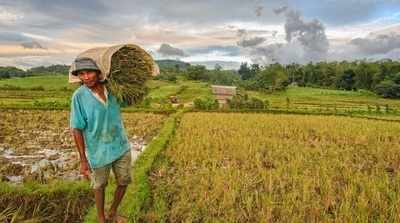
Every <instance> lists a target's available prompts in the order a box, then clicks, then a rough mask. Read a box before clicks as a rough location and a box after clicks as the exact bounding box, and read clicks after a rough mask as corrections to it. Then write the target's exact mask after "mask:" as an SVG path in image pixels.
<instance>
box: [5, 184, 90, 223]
mask: <svg viewBox="0 0 400 223" xmlns="http://www.w3.org/2000/svg"><path fill="white" fill-rule="evenodd" d="M92 197H93V195H91V190H90V188H89V184H88V183H86V182H65V181H64V182H61V181H54V182H52V183H51V184H47V185H41V184H37V183H34V182H31V183H27V184H25V185H23V186H17V185H10V184H7V183H4V182H0V210H1V211H0V221H1V222H80V221H82V220H83V217H84V216H85V214H86V211H87V208H88V207H90V206H91V205H92V204H93V199H92ZM60 204H62V205H60Z"/></svg>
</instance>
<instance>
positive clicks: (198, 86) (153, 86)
mask: <svg viewBox="0 0 400 223" xmlns="http://www.w3.org/2000/svg"><path fill="white" fill-rule="evenodd" d="M148 86H149V88H150V93H149V95H148V96H147V97H148V98H151V100H152V102H155V103H160V102H162V101H163V100H168V99H169V97H170V96H176V97H177V98H178V101H179V103H190V102H192V101H193V100H194V99H195V98H197V97H201V96H209V95H211V94H212V93H211V87H210V86H209V84H207V83H204V82H199V81H183V80H178V81H177V82H176V83H174V82H165V81H156V80H152V81H150V82H149V83H148Z"/></svg>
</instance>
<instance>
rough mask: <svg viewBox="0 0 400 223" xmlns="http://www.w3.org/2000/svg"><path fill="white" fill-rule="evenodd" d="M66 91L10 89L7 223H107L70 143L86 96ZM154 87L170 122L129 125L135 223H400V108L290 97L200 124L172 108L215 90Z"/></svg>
mask: <svg viewBox="0 0 400 223" xmlns="http://www.w3.org/2000/svg"><path fill="white" fill-rule="evenodd" d="M66 81H67V77H66V76H44V77H43V76H42V77H26V78H21V79H17V78H15V79H14V78H13V79H7V80H0V222H96V212H95V208H94V206H93V203H94V202H93V195H92V194H90V193H91V190H90V187H89V185H88V183H87V182H85V181H82V180H81V178H80V174H79V165H78V157H77V153H76V149H75V145H74V143H73V141H72V137H71V135H70V132H69V123H68V121H69V101H70V98H71V95H72V93H73V91H74V89H75V88H76V87H77V86H73V85H66V84H65V83H66ZM147 84H148V88H149V89H150V92H149V94H148V95H147V96H146V98H145V100H147V101H149V102H150V103H149V107H148V108H150V109H155V110H154V111H158V112H159V113H162V114H156V113H151V112H146V110H145V109H144V107H140V106H141V105H139V106H129V107H126V108H123V113H122V115H123V119H124V125H125V129H126V130H127V134H128V137H129V140H130V142H131V146H132V155H133V156H134V160H135V161H134V163H133V167H132V168H133V179H134V183H133V184H132V186H130V187H128V191H127V195H126V197H125V199H124V200H123V202H122V203H121V208H120V211H121V213H122V214H124V215H125V216H128V217H129V220H130V222H400V214H399V213H400V195H399V194H400V176H399V171H400V138H399V137H398V133H399V132H400V115H399V114H400V113H399V107H400V100H387V99H382V98H378V97H377V96H376V95H374V94H372V93H369V92H357V91H349V92H345V91H337V90H327V89H315V88H301V87H290V88H289V89H288V90H287V91H285V92H279V93H270V94H268V93H263V92H251V91H248V92H246V93H248V94H249V96H255V97H258V98H261V99H266V100H268V101H269V102H270V109H269V110H264V111H257V112H260V113H254V112H255V111H235V110H219V111H213V112H190V111H191V110H179V109H177V110H167V109H166V108H163V106H162V105H163V104H164V103H170V102H169V98H170V97H171V96H176V97H177V99H178V103H179V104H184V105H185V106H184V107H187V106H186V105H189V106H190V104H191V103H192V101H193V100H194V99H195V98H197V97H202V96H211V95H212V93H211V89H210V85H209V84H208V83H204V82H196V81H187V80H181V79H179V80H178V81H177V82H176V83H171V82H165V81H156V80H151V81H149V82H148V83H147ZM387 108H389V109H387ZM140 109H143V110H140ZM157 109H158V110H157ZM292 110H293V111H301V112H298V113H301V114H303V115H300V114H284V113H290V112H291V111H292ZM336 110H338V111H339V112H338V113H336ZM131 111H136V112H131ZM137 111H141V112H137ZM149 111H150V110H149ZM175 111H176V113H173V114H172V113H171V112H175ZM326 111H327V112H326ZM329 111H333V112H329ZM354 111H355V112H360V113H359V114H358V113H357V114H356V115H354V114H353V113H352V112H354ZM244 112H248V113H244ZM324 112H326V113H324ZM293 113H295V112H293ZM318 114H319V115H318ZM323 114H325V115H323ZM327 114H330V115H327ZM339 115H340V116H339ZM356 116H358V117H356ZM141 151H143V153H142V152H141ZM136 158H137V159H136ZM114 189H115V184H113V183H112V182H111V183H110V186H109V187H108V189H107V192H106V200H107V202H110V200H111V198H112V196H113V192H114V191H113V190H114ZM60 204H63V205H60ZM64 204H68V205H67V207H65V205H64Z"/></svg>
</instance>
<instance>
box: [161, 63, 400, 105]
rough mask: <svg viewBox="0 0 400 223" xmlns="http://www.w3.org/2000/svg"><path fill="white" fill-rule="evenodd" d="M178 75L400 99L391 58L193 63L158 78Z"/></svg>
mask: <svg viewBox="0 0 400 223" xmlns="http://www.w3.org/2000/svg"><path fill="white" fill-rule="evenodd" d="M179 75H182V76H184V77H185V78H187V79H189V80H201V81H207V82H210V83H212V84H221V85H235V86H238V87H242V88H244V89H246V90H256V91H267V92H273V91H278V90H284V89H286V88H287V87H288V86H289V85H295V86H302V87H318V88H328V89H338V90H347V91H351V90H367V91H372V92H375V93H376V94H378V95H380V96H382V97H385V98H400V62H399V61H393V60H381V61H374V62H371V61H365V60H358V61H351V62H349V61H342V62H318V63H308V64H287V65H282V64H279V63H275V64H270V65H266V66H260V65H258V64H248V63H242V64H241V65H240V68H239V69H238V70H237V71H234V70H222V69H221V66H219V65H216V66H215V68H214V69H212V70H207V69H206V67H205V66H202V65H195V66H189V67H187V68H186V69H184V70H182V69H173V68H172V69H171V68H169V69H161V75H160V76H159V77H158V79H164V80H169V81H176V79H177V76H179Z"/></svg>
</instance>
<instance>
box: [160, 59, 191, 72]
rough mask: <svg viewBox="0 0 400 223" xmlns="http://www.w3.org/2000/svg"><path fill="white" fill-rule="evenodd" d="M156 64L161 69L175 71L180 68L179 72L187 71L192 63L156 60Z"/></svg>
mask: <svg viewBox="0 0 400 223" xmlns="http://www.w3.org/2000/svg"><path fill="white" fill-rule="evenodd" d="M156 63H157V64H158V66H159V67H160V69H161V70H162V69H174V68H179V70H186V68H188V67H189V66H190V63H186V62H183V61H179V60H156Z"/></svg>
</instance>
